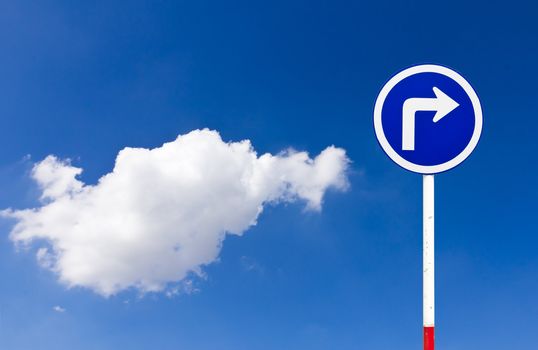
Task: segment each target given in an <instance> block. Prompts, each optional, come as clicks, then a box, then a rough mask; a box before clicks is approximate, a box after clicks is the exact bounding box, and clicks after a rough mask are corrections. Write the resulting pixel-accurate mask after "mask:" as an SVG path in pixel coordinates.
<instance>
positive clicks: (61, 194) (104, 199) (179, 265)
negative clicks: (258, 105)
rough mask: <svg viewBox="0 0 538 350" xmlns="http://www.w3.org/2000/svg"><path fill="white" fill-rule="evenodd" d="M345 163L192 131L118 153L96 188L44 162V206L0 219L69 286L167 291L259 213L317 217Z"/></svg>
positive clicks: (73, 170) (331, 154) (340, 153)
mask: <svg viewBox="0 0 538 350" xmlns="http://www.w3.org/2000/svg"><path fill="white" fill-rule="evenodd" d="M348 162H349V161H348V159H347V157H346V155H345V151H344V150H343V149H341V148H336V147H333V146H331V147H328V148H326V149H325V150H324V151H323V152H321V153H320V154H319V155H318V156H317V157H315V158H314V159H311V158H309V156H308V154H307V153H306V152H295V151H286V152H284V153H281V154H278V155H271V154H263V155H261V156H259V157H258V156H257V154H256V152H255V151H254V149H253V148H252V146H251V144H250V142H249V141H248V140H245V141H241V142H230V143H226V142H223V141H222V139H221V138H220V136H219V134H218V133H217V132H216V131H210V130H207V129H204V130H195V131H192V132H190V133H188V134H186V135H181V136H179V137H178V138H177V139H176V140H175V141H173V142H169V143H165V144H164V145H162V146H161V147H158V148H154V149H144V148H125V149H123V150H121V151H120V152H119V154H118V156H117V158H116V163H115V166H114V169H113V171H112V172H110V173H108V174H106V175H104V176H103V177H101V178H100V179H99V181H98V183H97V184H96V185H85V184H84V183H82V182H81V181H79V180H78V179H77V178H76V177H77V175H79V174H80V173H81V172H82V169H80V168H77V167H74V166H72V165H71V164H70V162H69V161H63V160H59V159H58V158H56V157H54V156H48V157H47V158H45V160H43V161H41V162H40V163H37V164H36V165H35V166H34V169H33V172H32V177H33V179H34V180H35V181H36V182H37V184H38V185H39V187H40V189H41V191H42V195H41V200H42V203H43V204H42V206H40V207H38V208H33V209H24V210H12V209H8V210H4V211H2V212H1V214H2V216H4V217H10V218H14V219H15V220H16V223H15V225H14V227H13V229H12V231H11V234H10V238H11V240H13V241H14V242H16V243H17V244H19V245H20V244H23V245H27V244H30V243H31V242H33V241H38V242H40V247H39V249H38V251H37V259H38V261H39V263H40V264H41V265H42V266H43V267H45V268H48V269H51V270H53V271H54V272H56V273H57V275H58V277H59V280H60V281H61V282H62V283H64V284H65V285H67V286H69V287H73V286H82V287H87V288H90V289H92V290H94V291H95V292H97V293H99V294H102V295H104V296H109V295H112V294H115V293H117V292H119V291H122V290H124V289H127V288H132V287H134V288H137V289H138V290H140V291H141V292H150V291H163V290H166V289H167V288H168V289H170V288H173V286H172V285H173V283H174V282H180V281H182V280H184V279H186V278H187V277H188V275H189V274H193V273H194V274H202V273H203V272H202V271H203V270H202V268H203V266H204V265H207V264H210V263H211V262H213V261H215V260H216V259H217V258H218V255H219V252H220V250H221V246H222V242H223V240H224V238H225V236H226V234H234V235H242V234H243V233H244V232H245V230H247V229H248V228H249V227H250V226H252V225H255V224H256V219H257V217H258V215H260V213H261V212H262V209H263V206H264V204H267V203H269V202H273V203H276V202H280V201H289V202H291V201H295V200H298V199H299V200H303V201H305V203H306V207H307V209H310V210H319V209H320V208H321V204H322V200H323V196H324V194H325V192H326V190H327V189H328V188H334V189H337V190H344V189H346V187H347V179H346V168H347V165H348Z"/></svg>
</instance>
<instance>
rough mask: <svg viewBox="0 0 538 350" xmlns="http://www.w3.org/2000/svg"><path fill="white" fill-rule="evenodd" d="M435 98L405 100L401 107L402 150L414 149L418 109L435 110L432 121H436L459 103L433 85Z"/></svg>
mask: <svg viewBox="0 0 538 350" xmlns="http://www.w3.org/2000/svg"><path fill="white" fill-rule="evenodd" d="M433 93H434V94H435V98H417V97H413V98H409V99H407V100H405V102H404V104H403V109H402V118H403V119H402V150H404V151H414V150H415V113H416V112H418V111H435V112H436V113H435V115H434V116H433V122H434V123H437V122H438V121H439V120H441V119H442V118H443V117H444V116H446V115H447V114H449V113H450V112H452V111H453V110H454V109H455V108H456V107H458V106H459V103H457V102H456V101H454V100H453V99H451V98H450V97H449V96H448V95H447V94H445V93H444V92H442V91H441V90H439V89H438V88H436V87H433Z"/></svg>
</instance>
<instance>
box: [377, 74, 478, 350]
mask: <svg viewBox="0 0 538 350" xmlns="http://www.w3.org/2000/svg"><path fill="white" fill-rule="evenodd" d="M374 128H375V133H376V136H377V139H378V141H379V144H380V145H381V147H382V148H383V150H384V151H385V153H386V154H387V155H388V156H389V157H390V158H391V159H392V160H393V161H394V162H396V164H398V165H400V166H401V167H403V168H405V169H407V170H410V171H413V172H416V173H420V174H424V176H423V205H422V206H423V230H422V233H423V250H422V254H423V255H422V257H423V263H422V264H423V271H422V273H423V296H422V298H423V299H422V300H423V303H422V305H423V308H422V310H423V321H424V322H423V325H424V330H423V332H424V333H423V334H424V350H434V348H435V345H434V343H435V342H434V330H435V326H434V324H435V259H434V252H435V251H434V242H435V240H434V237H435V235H434V217H435V215H434V176H433V174H436V173H440V172H443V171H446V170H449V169H452V168H453V167H455V166H456V165H458V164H460V163H461V162H463V161H464V160H465V159H466V158H467V157H468V156H469V154H471V152H472V151H473V150H474V148H475V147H476V144H477V143H478V139H479V138H480V134H481V132H482V108H481V107H480V101H479V100H478V96H477V95H476V93H475V91H474V90H473V88H472V87H471V85H470V84H469V83H468V82H467V81H466V80H465V79H464V78H463V77H462V76H461V75H459V74H458V73H456V72H454V71H453V70H451V69H449V68H446V67H442V66H436V65H421V66H415V67H411V68H408V69H405V70H403V71H401V72H400V73H398V74H396V75H395V76H393V77H392V78H391V79H390V80H389V81H388V82H387V83H386V84H385V86H383V88H382V89H381V92H380V93H379V95H378V97H377V100H376V102H375V107H374Z"/></svg>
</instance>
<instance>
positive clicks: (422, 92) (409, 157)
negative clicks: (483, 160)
mask: <svg viewBox="0 0 538 350" xmlns="http://www.w3.org/2000/svg"><path fill="white" fill-rule="evenodd" d="M374 128H375V133H376V136H377V139H378V141H379V143H380V145H381V147H382V148H383V150H384V151H385V153H386V154H387V155H388V156H389V157H390V158H391V159H392V160H393V161H394V162H396V164H398V165H400V166H401V167H403V168H405V169H407V170H410V171H413V172H416V173H420V174H436V173H440V172H443V171H446V170H449V169H452V168H453V167H455V166H457V165H458V164H460V163H461V162H463V161H464V160H465V159H466V158H467V157H468V156H469V155H470V154H471V152H472V151H473V150H474V148H475V147H476V145H477V143H478V140H479V138H480V134H481V132H482V108H481V106H480V101H479V100H478V96H477V95H476V92H475V91H474V90H473V88H472V87H471V85H470V84H469V83H468V82H467V81H466V80H465V79H464V78H463V77H462V76H461V75H459V74H458V73H456V72H455V71H453V70H451V69H449V68H446V67H443V66H438V65H420V66H414V67H411V68H407V69H405V70H403V71H401V72H400V73H398V74H396V75H395V76H393V77H392V78H391V79H390V80H389V81H388V82H387V83H386V84H385V86H383V88H382V89H381V92H380V93H379V95H378V97H377V100H376V103H375V107H374Z"/></svg>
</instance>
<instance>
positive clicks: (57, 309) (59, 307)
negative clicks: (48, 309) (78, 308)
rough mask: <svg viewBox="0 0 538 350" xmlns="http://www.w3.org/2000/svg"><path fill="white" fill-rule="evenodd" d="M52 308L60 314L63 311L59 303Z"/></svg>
mask: <svg viewBox="0 0 538 350" xmlns="http://www.w3.org/2000/svg"><path fill="white" fill-rule="evenodd" d="M52 310H54V311H56V312H58V313H61V314H62V313H64V312H65V309H64V308H63V307H61V306H59V305H56V306H53V307H52Z"/></svg>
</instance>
